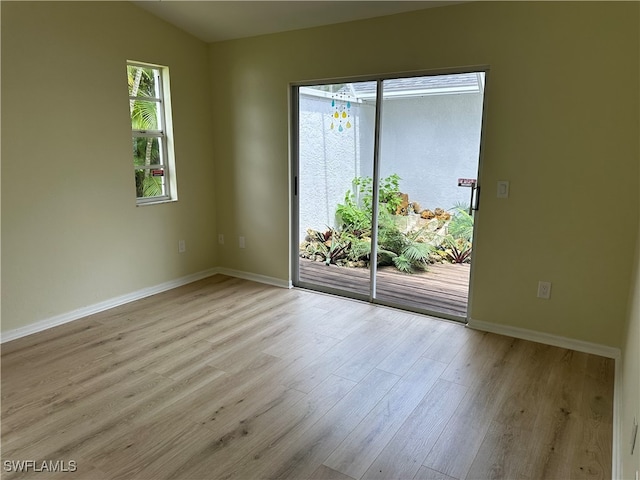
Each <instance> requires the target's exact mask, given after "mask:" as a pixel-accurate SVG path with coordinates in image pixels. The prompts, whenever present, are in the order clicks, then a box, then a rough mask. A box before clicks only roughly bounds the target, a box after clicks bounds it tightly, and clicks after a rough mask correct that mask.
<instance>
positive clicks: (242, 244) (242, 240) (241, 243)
mask: <svg viewBox="0 0 640 480" xmlns="http://www.w3.org/2000/svg"><path fill="white" fill-rule="evenodd" d="M238 245H239V246H240V248H244V247H245V243H244V237H240V238H239V240H238Z"/></svg>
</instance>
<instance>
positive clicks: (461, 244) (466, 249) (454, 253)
mask: <svg viewBox="0 0 640 480" xmlns="http://www.w3.org/2000/svg"><path fill="white" fill-rule="evenodd" d="M443 246H444V252H445V254H446V256H447V258H448V259H449V260H451V262H452V263H465V262H468V261H470V260H471V248H472V247H471V242H470V241H468V240H465V239H463V238H452V237H451V236H447V237H445V240H444V242H443Z"/></svg>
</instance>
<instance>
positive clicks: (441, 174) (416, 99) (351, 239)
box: [292, 72, 485, 320]
mask: <svg viewBox="0 0 640 480" xmlns="http://www.w3.org/2000/svg"><path fill="white" fill-rule="evenodd" d="M484 81H485V73H484V72H468V73H461V74H447V75H424V76H410V77H400V78H384V79H383V78H378V79H375V80H372V81H366V82H344V83H332V84H322V85H301V86H295V87H293V91H292V93H293V95H292V98H293V99H294V101H293V104H294V111H293V114H292V118H293V124H292V130H293V132H294V135H293V137H294V141H293V144H292V151H293V176H292V178H293V193H294V196H293V205H294V222H293V223H294V226H293V230H294V232H293V237H294V238H293V245H294V248H293V250H294V251H293V252H292V260H293V262H292V263H293V279H294V284H295V285H298V286H301V287H305V288H313V289H316V290H320V291H325V292H330V293H338V294H342V295H347V296H351V297H355V298H359V299H366V300H369V301H372V302H376V303H381V304H387V305H391V306H397V307H400V308H405V309H409V310H415V311H419V312H425V313H431V314H436V315H439V316H443V317H447V318H452V319H460V320H465V319H466V313H467V303H468V292H469V277H470V268H471V258H472V252H473V249H472V245H473V230H474V223H475V220H476V215H475V212H474V208H475V207H476V205H477V198H476V197H477V195H476V194H477V191H478V190H477V187H478V184H479V182H478V170H479V169H478V164H479V157H480V142H481V126H482V111H483V102H484Z"/></svg>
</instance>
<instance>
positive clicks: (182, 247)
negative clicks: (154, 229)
mask: <svg viewBox="0 0 640 480" xmlns="http://www.w3.org/2000/svg"><path fill="white" fill-rule="evenodd" d="M186 250H187V246H186V244H185V243H184V240H178V253H184V252H185V251H186Z"/></svg>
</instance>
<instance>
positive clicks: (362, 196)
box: [336, 173, 402, 230]
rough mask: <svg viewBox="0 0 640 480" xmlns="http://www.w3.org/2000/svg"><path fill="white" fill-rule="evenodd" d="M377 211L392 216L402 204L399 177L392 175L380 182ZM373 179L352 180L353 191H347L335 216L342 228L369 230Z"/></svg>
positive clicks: (360, 178)
mask: <svg viewBox="0 0 640 480" xmlns="http://www.w3.org/2000/svg"><path fill="white" fill-rule="evenodd" d="M378 192H379V194H378V200H379V202H378V203H379V210H380V211H381V212H388V213H390V214H392V215H394V214H395V213H396V209H397V208H398V206H399V205H400V204H401V203H402V198H401V196H400V177H399V176H398V175H397V174H395V173H393V174H391V175H389V176H388V177H386V178H383V179H381V180H380V184H379V189H378ZM372 206H373V179H372V178H371V177H356V178H354V179H353V191H351V190H347V192H346V193H345V196H344V203H340V204H338V206H337V208H336V216H337V217H338V219H339V221H340V223H341V224H342V226H343V228H346V229H350V230H366V229H370V228H371V216H372V212H373V208H372Z"/></svg>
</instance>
